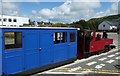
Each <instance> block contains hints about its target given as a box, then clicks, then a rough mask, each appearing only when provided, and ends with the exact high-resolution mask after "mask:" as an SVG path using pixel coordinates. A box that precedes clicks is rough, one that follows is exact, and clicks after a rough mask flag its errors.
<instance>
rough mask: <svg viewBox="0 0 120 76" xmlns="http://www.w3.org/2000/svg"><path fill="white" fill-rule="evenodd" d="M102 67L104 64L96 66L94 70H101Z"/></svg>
mask: <svg viewBox="0 0 120 76" xmlns="http://www.w3.org/2000/svg"><path fill="white" fill-rule="evenodd" d="M103 66H105V64H100V65H96V66H95V68H96V69H100V68H102V67H103Z"/></svg>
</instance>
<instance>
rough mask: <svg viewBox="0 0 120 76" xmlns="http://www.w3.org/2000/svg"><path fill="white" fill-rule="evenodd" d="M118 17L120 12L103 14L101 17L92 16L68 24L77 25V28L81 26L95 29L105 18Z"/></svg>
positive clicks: (109, 19)
mask: <svg viewBox="0 0 120 76" xmlns="http://www.w3.org/2000/svg"><path fill="white" fill-rule="evenodd" d="M118 18H120V14H118V15H111V16H105V17H101V18H92V19H90V20H88V21H85V20H80V21H77V22H73V23H71V24H70V25H71V27H78V28H79V27H82V28H83V29H91V30H97V28H98V25H99V24H100V23H101V22H103V21H105V20H108V21H111V20H113V19H118Z"/></svg>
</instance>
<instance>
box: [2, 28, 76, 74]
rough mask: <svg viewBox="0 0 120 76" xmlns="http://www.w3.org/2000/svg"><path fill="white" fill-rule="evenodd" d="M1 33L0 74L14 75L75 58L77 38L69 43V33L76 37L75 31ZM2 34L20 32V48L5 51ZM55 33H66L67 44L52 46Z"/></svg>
mask: <svg viewBox="0 0 120 76" xmlns="http://www.w3.org/2000/svg"><path fill="white" fill-rule="evenodd" d="M1 31H2V32H1V34H2V35H3V38H1V39H0V40H1V41H0V42H3V43H1V44H2V47H0V48H2V51H3V53H2V52H0V60H1V61H2V62H3V64H4V65H2V63H0V74H1V73H4V74H6V75H9V74H15V73H19V72H24V71H27V70H31V69H35V68H39V67H42V66H45V65H48V64H53V63H57V62H61V61H66V60H68V59H71V58H76V54H77V36H76V41H75V42H70V32H75V33H76V35H77V29H35V28H31V29H30V28H29V29H28V28H24V29H20V28H18V29H17V28H14V29H10V28H3V29H1ZM4 32H22V48H20V49H10V50H6V51H5V50H4ZM55 32H66V33H67V42H65V43H59V44H54V33H55ZM1 34H0V35H1ZM1 53H2V54H1ZM1 55H3V58H2V57H1ZM2 59H3V60H2Z"/></svg>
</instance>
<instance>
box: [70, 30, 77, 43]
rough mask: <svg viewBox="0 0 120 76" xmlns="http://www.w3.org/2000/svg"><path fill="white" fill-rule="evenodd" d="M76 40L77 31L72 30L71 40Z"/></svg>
mask: <svg viewBox="0 0 120 76" xmlns="http://www.w3.org/2000/svg"><path fill="white" fill-rule="evenodd" d="M75 41H76V33H75V32H71V33H70V42H75Z"/></svg>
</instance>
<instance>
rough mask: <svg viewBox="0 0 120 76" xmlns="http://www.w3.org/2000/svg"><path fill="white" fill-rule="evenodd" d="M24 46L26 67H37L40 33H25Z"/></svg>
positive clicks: (27, 68) (28, 68)
mask: <svg viewBox="0 0 120 76" xmlns="http://www.w3.org/2000/svg"><path fill="white" fill-rule="evenodd" d="M24 46H25V50H24V58H25V60H24V62H25V65H24V66H25V67H24V69H25V70H30V69H33V68H37V67H38V66H39V33H38V32H37V31H27V32H26V33H25V35H24Z"/></svg>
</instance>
